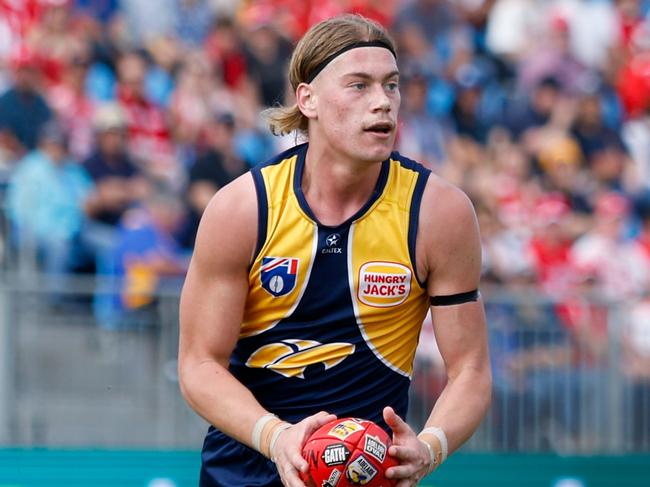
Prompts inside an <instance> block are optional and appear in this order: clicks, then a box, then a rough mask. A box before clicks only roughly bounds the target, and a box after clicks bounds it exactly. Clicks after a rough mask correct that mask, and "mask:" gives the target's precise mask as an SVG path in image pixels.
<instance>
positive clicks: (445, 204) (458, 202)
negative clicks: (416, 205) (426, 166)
mask: <svg viewBox="0 0 650 487" xmlns="http://www.w3.org/2000/svg"><path fill="white" fill-rule="evenodd" d="M421 217H422V221H423V223H425V224H427V223H428V224H430V225H436V226H437V225H440V226H443V227H444V226H446V225H448V224H455V225H458V224H463V223H464V222H468V221H469V220H473V219H474V218H475V212H474V205H473V204H472V202H471V200H470V198H469V197H468V196H467V194H466V193H465V192H464V191H463V190H462V189H460V188H459V187H458V186H456V185H455V184H453V183H451V182H449V181H447V180H445V179H443V178H441V177H440V176H437V175H436V174H433V173H432V174H431V175H430V176H429V179H428V180H427V184H426V187H425V189H424V193H423V195H422V205H421Z"/></svg>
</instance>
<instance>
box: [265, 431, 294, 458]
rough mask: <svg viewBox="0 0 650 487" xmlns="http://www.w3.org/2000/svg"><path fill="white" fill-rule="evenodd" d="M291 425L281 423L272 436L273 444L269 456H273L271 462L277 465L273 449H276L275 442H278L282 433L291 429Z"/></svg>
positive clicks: (270, 446)
mask: <svg viewBox="0 0 650 487" xmlns="http://www.w3.org/2000/svg"><path fill="white" fill-rule="evenodd" d="M291 426H292V425H291V424H289V423H281V424H279V425H278V426H276V427H275V431H274V432H273V435H272V436H271V443H270V444H269V455H270V456H271V461H272V462H273V463H275V456H274V455H273V449H274V448H275V442H276V441H278V437H279V436H280V433H282V432H283V431H284V430H286V429H289V428H291Z"/></svg>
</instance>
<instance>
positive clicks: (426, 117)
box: [397, 70, 448, 171]
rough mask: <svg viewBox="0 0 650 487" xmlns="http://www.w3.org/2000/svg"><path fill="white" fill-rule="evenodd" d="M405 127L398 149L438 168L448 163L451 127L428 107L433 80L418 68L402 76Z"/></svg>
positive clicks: (401, 113) (402, 116) (401, 133)
mask: <svg viewBox="0 0 650 487" xmlns="http://www.w3.org/2000/svg"><path fill="white" fill-rule="evenodd" d="M401 81H402V86H401V92H402V108H401V112H400V121H401V126H400V129H399V134H398V139H397V150H399V151H400V152H401V153H403V154H412V155H413V158H414V159H416V160H418V161H421V162H422V163H423V164H426V165H427V166H428V167H429V168H431V169H433V170H434V171H435V170H437V169H439V167H440V166H442V165H443V164H444V163H445V162H446V158H447V155H446V153H445V144H444V140H445V137H446V136H447V132H448V129H447V128H446V127H445V126H444V125H443V122H442V121H441V120H439V119H438V118H436V117H434V116H433V115H432V114H431V113H430V112H429V109H428V103H427V102H428V94H429V86H430V84H429V80H428V78H427V76H426V74H425V73H423V72H420V71H418V70H416V71H414V72H412V73H409V72H406V73H404V74H403V75H402V80H401Z"/></svg>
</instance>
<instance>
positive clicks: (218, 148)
mask: <svg viewBox="0 0 650 487" xmlns="http://www.w3.org/2000/svg"><path fill="white" fill-rule="evenodd" d="M234 136H235V118H234V116H233V115H232V114H231V113H222V114H219V115H217V116H216V117H215V119H214V120H213V121H211V122H210V123H209V124H208V125H207V126H206V128H205V139H206V142H207V145H208V149H207V151H206V152H205V153H204V154H203V155H201V157H199V158H198V159H197V161H196V162H195V163H194V165H193V166H192V168H191V169H190V174H189V185H188V188H187V198H188V203H189V212H188V217H187V226H186V228H185V230H184V233H185V235H184V238H183V243H184V244H185V245H186V246H187V247H193V246H194V238H195V237H196V231H197V230H198V227H199V220H200V219H201V215H203V211H204V210H205V208H206V206H208V203H209V202H210V199H211V198H212V197H213V196H214V194H215V193H216V192H217V191H218V190H219V189H220V188H222V187H224V186H225V185H226V184H228V183H229V182H231V181H233V180H234V179H235V178H237V177H238V176H241V175H242V174H244V173H245V172H246V171H248V169H249V166H248V165H247V164H246V163H245V162H244V161H243V160H242V159H241V158H240V157H239V156H238V155H237V152H236V148H235V140H234Z"/></svg>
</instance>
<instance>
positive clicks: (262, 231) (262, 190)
mask: <svg viewBox="0 0 650 487" xmlns="http://www.w3.org/2000/svg"><path fill="white" fill-rule="evenodd" d="M251 174H252V175H253V182H254V183H255V193H256V195H257V243H256V244H255V252H254V254H253V258H252V259H251V262H250V265H249V269H250V267H252V266H253V263H254V262H255V260H257V256H258V255H259V253H260V252H261V250H262V247H263V246H264V243H265V242H266V233H267V227H268V216H269V207H268V199H267V197H266V185H265V184H264V176H262V170H261V169H260V168H259V167H256V168H253V169H252V170H251Z"/></svg>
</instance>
